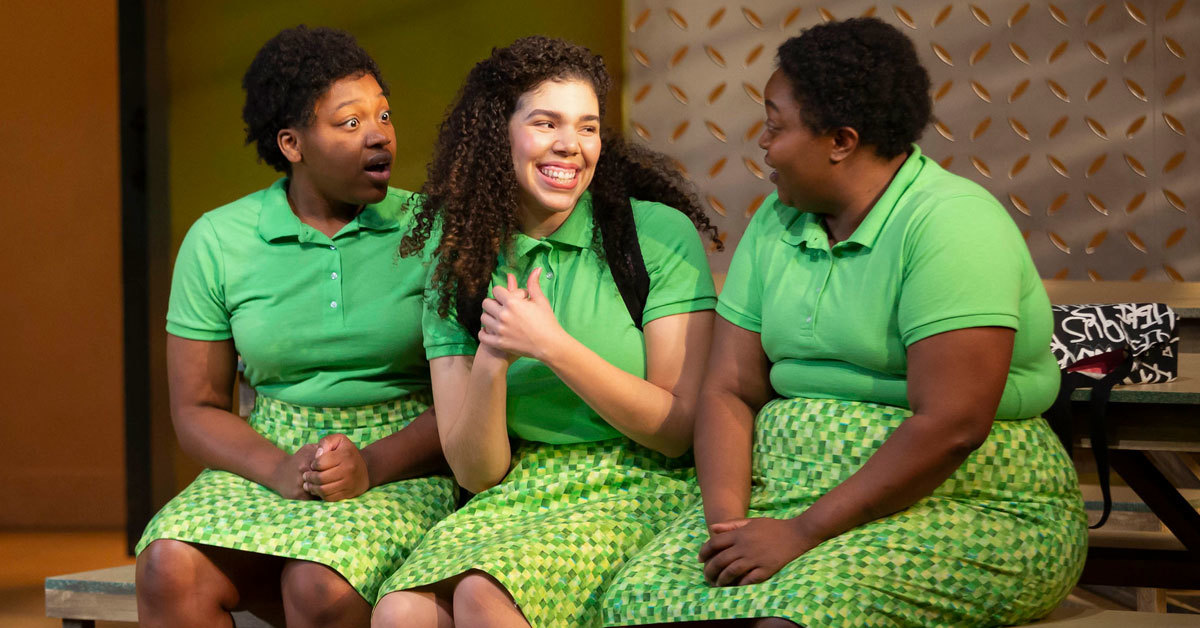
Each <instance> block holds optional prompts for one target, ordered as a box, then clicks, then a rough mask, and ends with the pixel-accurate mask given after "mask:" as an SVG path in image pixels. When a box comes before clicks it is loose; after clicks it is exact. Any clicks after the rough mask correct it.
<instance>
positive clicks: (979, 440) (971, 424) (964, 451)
mask: <svg viewBox="0 0 1200 628" xmlns="http://www.w3.org/2000/svg"><path fill="white" fill-rule="evenodd" d="M992 422H993V420H992V417H990V416H978V417H971V419H970V420H969V421H966V422H964V423H965V424H964V425H962V426H961V427H960V429H957V430H955V431H954V433H953V434H952V435H951V437H950V438H949V439H947V440H948V446H949V448H950V453H951V454H952V455H954V456H956V457H958V456H961V457H962V458H966V457H967V456H969V455H971V452H973V451H975V450H976V449H979V448H980V447H982V446H983V444H984V443H985V442H987V439H988V436H990V435H991V433H992Z"/></svg>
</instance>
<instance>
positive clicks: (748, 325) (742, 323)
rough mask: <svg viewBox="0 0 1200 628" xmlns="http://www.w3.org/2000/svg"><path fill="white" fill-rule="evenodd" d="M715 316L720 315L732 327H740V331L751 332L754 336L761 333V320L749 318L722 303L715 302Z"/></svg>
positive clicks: (747, 315)
mask: <svg viewBox="0 0 1200 628" xmlns="http://www.w3.org/2000/svg"><path fill="white" fill-rule="evenodd" d="M717 314H720V315H721V318H723V319H725V320H727V321H729V322H731V323H733V324H734V325H737V326H738V327H741V328H742V329H745V330H747V331H752V332H754V333H756V334H761V333H762V320H761V319H759V318H756V317H754V316H750V315H749V314H746V313H744V312H739V311H738V310H735V309H733V307H731V306H730V305H729V304H728V303H725V302H724V301H721V300H718V301H717Z"/></svg>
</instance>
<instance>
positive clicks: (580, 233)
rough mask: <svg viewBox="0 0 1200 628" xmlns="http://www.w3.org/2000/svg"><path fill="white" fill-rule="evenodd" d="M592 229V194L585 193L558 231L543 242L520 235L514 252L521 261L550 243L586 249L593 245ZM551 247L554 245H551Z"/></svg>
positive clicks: (542, 240)
mask: <svg viewBox="0 0 1200 628" xmlns="http://www.w3.org/2000/svg"><path fill="white" fill-rule="evenodd" d="M592 229H593V226H592V194H591V192H584V193H583V196H580V197H579V202H577V203H575V209H573V210H571V214H570V215H569V216H567V219H566V220H564V221H563V224H561V225H559V226H558V229H555V230H554V233H551V234H550V235H548V236H546V237H545V238H542V239H541V240H539V239H537V238H531V237H529V236H527V235H525V234H524V233H518V234H517V237H516V238H515V241H514V243H513V244H514V246H515V249H514V251H513V252H514V253H516V258H517V259H521V258H524V257H525V256H526V255H529V253H530V252H532V251H535V250H537V249H538V248H539V247H542V246H546V245H547V244H548V243H558V244H562V245H566V246H568V247H572V248H576V249H585V248H587V247H589V246H591V245H592ZM550 246H553V245H552V244H550Z"/></svg>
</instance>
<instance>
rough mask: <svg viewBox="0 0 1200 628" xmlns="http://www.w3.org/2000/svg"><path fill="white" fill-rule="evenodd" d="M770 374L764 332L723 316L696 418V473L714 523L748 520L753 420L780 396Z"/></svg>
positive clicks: (707, 514)
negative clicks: (774, 387)
mask: <svg viewBox="0 0 1200 628" xmlns="http://www.w3.org/2000/svg"><path fill="white" fill-rule="evenodd" d="M770 372H771V364H770V361H769V360H768V359H767V355H766V353H765V352H764V351H763V348H762V341H761V338H760V336H759V334H757V333H755V332H752V331H749V330H746V329H743V328H741V327H738V326H737V325H734V324H733V323H730V322H729V321H727V320H725V319H723V318H719V317H718V318H717V322H716V327H715V329H714V330H713V342H712V358H711V359H710V360H709V361H708V372H707V374H706V375H705V377H704V386H703V389H702V391H703V392H701V394H700V409H699V413H698V414H697V416H696V473H697V475H698V476H699V480H700V492H701V494H702V495H703V497H704V518H705V519H706V520H707V521H708V523H709V524H714V523H720V522H722V521H729V520H731V519H741V518H743V517H745V516H746V510H747V508H748V507H749V504H750V455H751V446H752V443H753V440H754V417H755V415H757V414H758V411H759V410H760V409H762V407H763V405H765V404H766V403H767V401H769V400H770V399H771V397H773V396H774V394H775V393H774V391H773V390H772V389H771V383H770Z"/></svg>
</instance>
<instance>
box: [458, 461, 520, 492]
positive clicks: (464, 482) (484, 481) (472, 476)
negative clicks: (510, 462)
mask: <svg viewBox="0 0 1200 628" xmlns="http://www.w3.org/2000/svg"><path fill="white" fill-rule="evenodd" d="M464 467H466V465H460V466H458V467H456V466H455V465H450V469H451V471H453V472H454V480H455V481H456V482H458V485H459V486H461V487H463V488H465V489H467V490H468V491H471V492H472V493H482V492H484V491H486V490H488V489H489V488H492V487H493V486H496V485H497V484H499V483H500V482H501V481H502V480H503V479H504V476H506V475H508V468H507V467H504V468H500V467H499V465H496V468H494V469H483V468H480V467H479V466H477V465H471V466H469V467H467V468H464Z"/></svg>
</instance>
